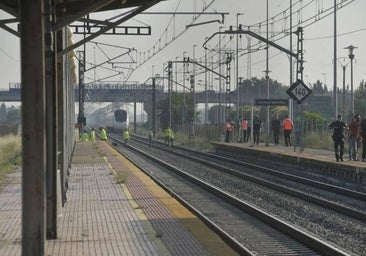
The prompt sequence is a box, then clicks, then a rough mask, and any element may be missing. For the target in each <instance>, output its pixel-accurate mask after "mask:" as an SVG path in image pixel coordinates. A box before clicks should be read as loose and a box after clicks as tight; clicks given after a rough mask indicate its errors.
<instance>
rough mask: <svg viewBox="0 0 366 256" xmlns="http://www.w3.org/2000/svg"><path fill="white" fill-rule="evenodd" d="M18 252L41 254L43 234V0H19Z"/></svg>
mask: <svg viewBox="0 0 366 256" xmlns="http://www.w3.org/2000/svg"><path fill="white" fill-rule="evenodd" d="M19 4H20V9H21V12H20V31H21V32H20V33H21V40H20V52H21V60H22V61H21V83H22V89H21V93H22V123H23V124H24V125H23V126H22V157H23V163H22V184H23V186H22V240H21V243H22V255H24V256H25V255H27V256H43V255H44V254H45V237H46V225H45V224H46V223H45V222H46V218H45V213H46V136H45V133H46V124H45V123H46V118H45V110H46V103H45V98H46V94H45V70H44V66H45V55H44V54H45V49H44V35H45V34H44V26H43V18H44V1H43V0H33V1H29V0H20V1H19Z"/></svg>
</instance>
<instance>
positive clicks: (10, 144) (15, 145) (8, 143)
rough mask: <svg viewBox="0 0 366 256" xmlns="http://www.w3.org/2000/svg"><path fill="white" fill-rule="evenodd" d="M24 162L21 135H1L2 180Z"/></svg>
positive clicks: (0, 171)
mask: <svg viewBox="0 0 366 256" xmlns="http://www.w3.org/2000/svg"><path fill="white" fill-rule="evenodd" d="M21 163H22V145H21V137H20V136H14V135H9V136H5V137H0V180H1V179H2V178H3V177H4V176H5V175H6V174H8V173H9V172H11V171H13V170H14V169H16V168H17V167H19V166H20V165H21Z"/></svg>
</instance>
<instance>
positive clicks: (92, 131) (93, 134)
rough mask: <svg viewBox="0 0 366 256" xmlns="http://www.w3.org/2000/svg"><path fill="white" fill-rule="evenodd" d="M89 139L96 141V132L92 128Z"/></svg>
mask: <svg viewBox="0 0 366 256" xmlns="http://www.w3.org/2000/svg"><path fill="white" fill-rule="evenodd" d="M89 139H90V141H95V130H94V128H92V130H91V131H90V133H89Z"/></svg>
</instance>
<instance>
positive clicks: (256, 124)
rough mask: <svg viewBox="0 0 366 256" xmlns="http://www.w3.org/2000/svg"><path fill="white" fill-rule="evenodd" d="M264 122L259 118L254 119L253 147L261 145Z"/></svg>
mask: <svg viewBox="0 0 366 256" xmlns="http://www.w3.org/2000/svg"><path fill="white" fill-rule="evenodd" d="M261 128H262V121H261V120H259V118H258V117H257V116H255V117H254V119H253V145H255V144H257V146H258V145H259V133H260V132H261Z"/></svg>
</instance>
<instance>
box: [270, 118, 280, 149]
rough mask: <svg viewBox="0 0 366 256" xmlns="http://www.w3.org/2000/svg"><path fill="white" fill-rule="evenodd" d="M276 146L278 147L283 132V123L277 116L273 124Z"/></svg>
mask: <svg viewBox="0 0 366 256" xmlns="http://www.w3.org/2000/svg"><path fill="white" fill-rule="evenodd" d="M271 125H272V131H273V138H274V144H275V145H278V143H279V139H280V130H281V121H280V120H279V119H278V116H277V115H275V116H274V117H273V119H272V122H271Z"/></svg>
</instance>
